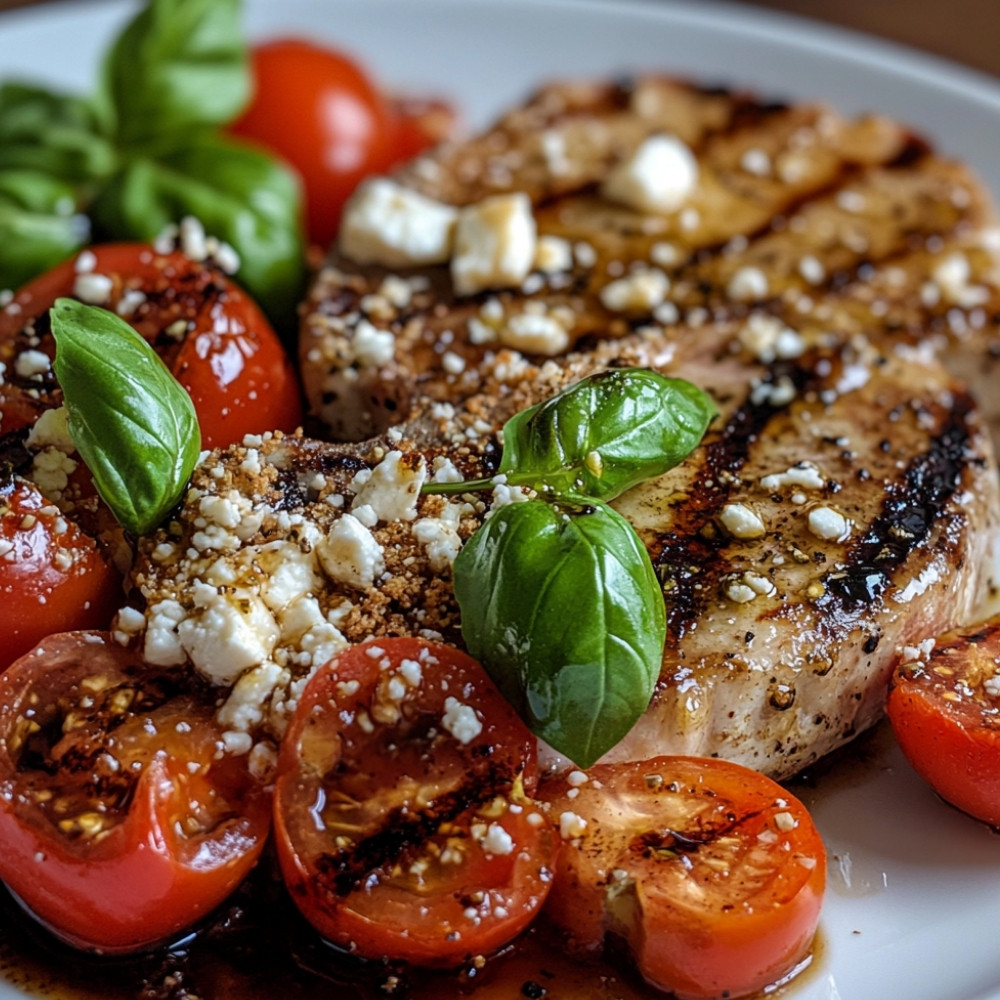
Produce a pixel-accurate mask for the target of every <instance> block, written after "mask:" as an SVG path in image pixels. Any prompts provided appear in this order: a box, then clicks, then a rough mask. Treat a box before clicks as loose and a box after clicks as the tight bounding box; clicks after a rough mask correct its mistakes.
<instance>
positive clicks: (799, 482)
mask: <svg viewBox="0 0 1000 1000" xmlns="http://www.w3.org/2000/svg"><path fill="white" fill-rule="evenodd" d="M760 485H761V486H763V487H764V489H765V490H782V489H786V488H787V487H789V486H802V487H806V488H809V489H814V490H819V489H822V488H823V487H824V486H825V485H826V480H825V479H824V478H823V476H822V475H821V474H820V471H819V469H818V468H817V467H816V466H815V465H813V463H812V462H797V463H796V464H795V465H793V466H792V467H791V468H789V469H786V470H785V471H784V472H776V473H772V474H771V475H769V476H763V477H761V480H760Z"/></svg>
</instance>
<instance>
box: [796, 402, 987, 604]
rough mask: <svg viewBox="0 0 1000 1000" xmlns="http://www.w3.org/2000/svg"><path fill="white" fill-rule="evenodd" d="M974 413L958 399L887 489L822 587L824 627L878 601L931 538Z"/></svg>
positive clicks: (959, 468)
mask: <svg viewBox="0 0 1000 1000" xmlns="http://www.w3.org/2000/svg"><path fill="white" fill-rule="evenodd" d="M973 410H974V403H973V401H972V397H971V396H970V395H969V394H968V393H961V394H956V396H955V400H954V404H953V406H952V408H951V409H950V410H949V411H948V414H947V418H946V420H945V424H944V427H943V428H941V429H940V430H939V431H938V432H937V433H936V434H934V435H933V436H932V437H931V442H930V446H929V447H928V448H927V450H926V451H924V452H923V453H922V454H920V455H916V456H914V457H913V458H912V459H911V460H910V463H909V465H908V466H907V469H906V472H905V474H904V476H903V478H902V479H901V480H898V481H896V482H894V483H891V484H890V485H889V486H888V488H887V489H886V493H885V497H884V499H883V502H882V509H881V511H880V513H879V514H878V516H877V517H875V519H874V520H873V521H872V522H871V523H870V524H869V525H868V528H867V530H866V531H865V533H864V535H863V536H862V537H861V538H860V539H859V540H858V541H857V542H856V543H855V544H853V545H852V546H851V547H850V548H849V549H848V551H847V553H846V560H845V562H846V565H844V566H842V567H838V569H837V570H836V571H835V572H833V573H831V574H829V575H828V576H827V577H826V579H825V581H824V583H825V585H826V592H825V593H824V595H823V596H822V597H821V598H820V599H819V600H818V601H817V602H816V603H817V607H818V608H819V609H820V610H821V611H823V612H824V616H823V620H824V621H825V620H827V618H828V616H829V615H831V614H837V613H840V614H843V613H847V614H853V613H856V612H858V611H859V610H862V609H864V608H868V607H870V606H871V604H872V602H875V601H881V600H882V598H883V597H884V595H885V592H886V590H887V588H888V587H889V585H890V582H891V576H892V574H893V573H894V572H895V571H896V570H897V569H898V568H899V567H900V566H901V565H902V564H903V563H905V562H906V560H907V558H908V557H909V555H910V553H911V552H912V551H913V549H914V548H916V547H918V546H920V545H923V544H925V543H926V542H927V540H928V539H929V538H930V536H931V533H932V531H933V530H934V527H935V525H936V524H937V523H938V519H939V517H940V516H941V515H942V513H943V512H944V506H945V504H946V503H947V502H948V501H949V500H950V499H951V498H952V497H953V496H954V495H955V492H956V490H957V488H958V484H959V482H960V480H961V478H962V473H963V471H964V470H965V468H966V466H967V465H968V457H967V456H968V445H969V441H970V439H971V436H972V435H971V432H970V429H969V419H968V418H969V416H970V414H971V413H972V412H973Z"/></svg>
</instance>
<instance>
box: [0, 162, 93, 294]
mask: <svg viewBox="0 0 1000 1000" xmlns="http://www.w3.org/2000/svg"><path fill="white" fill-rule="evenodd" d="M89 237H90V224H89V223H88V221H87V219H86V217H85V216H83V215H80V214H78V213H77V212H76V210H75V203H74V199H73V188H72V187H71V186H70V185H68V184H65V183H63V182H62V181H58V180H54V179H53V178H51V177H48V176H47V175H45V174H41V173H38V172H36V171H32V170H5V171H0V288H19V287H20V286H21V285H23V284H24V283H25V282H26V281H29V280H31V279H32V278H34V277H35V276H36V275H38V274H40V273H41V272H42V271H47V270H48V269H49V268H50V267H54V266H55V265H56V264H58V263H60V262H61V261H63V260H65V259H66V258H67V257H69V256H71V255H72V254H73V253H75V252H76V251H77V250H79V249H80V248H81V247H82V246H83V245H84V244H86V243H87V241H88V239H89Z"/></svg>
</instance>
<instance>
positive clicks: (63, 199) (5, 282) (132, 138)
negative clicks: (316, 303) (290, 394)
mask: <svg viewBox="0 0 1000 1000" xmlns="http://www.w3.org/2000/svg"><path fill="white" fill-rule="evenodd" d="M240 15H241V4H240V0H149V2H148V3H147V4H146V6H145V7H144V8H143V9H142V10H140V11H139V13H138V14H137V15H136V17H135V18H134V19H133V20H132V21H131V22H130V23H129V24H128V25H127V26H126V27H125V28H124V30H123V31H122V33H121V34H120V35H119V36H118V38H117V39H116V40H115V42H114V43H113V44H112V45H111V47H110V48H109V49H108V51H107V53H106V54H105V57H104V59H103V63H102V66H101V71H100V76H99V80H98V83H97V86H96V87H95V90H94V92H93V93H92V94H91V95H89V96H87V97H83V98H81V97H75V96H71V95H66V94H59V93H54V92H49V91H47V90H45V89H43V88H41V87H35V86H28V85H24V84H18V83H8V84H6V85H4V86H2V87H0V288H15V287H17V286H19V285H21V284H23V283H24V281H26V280H28V279H29V278H31V277H33V276H34V275H35V274H37V273H39V272H41V271H43V270H45V269H47V268H49V267H51V266H53V265H55V264H57V263H59V262H60V261H62V260H64V259H65V258H66V257H68V256H70V255H71V254H72V253H74V252H75V251H76V250H78V249H80V248H81V247H82V246H84V245H85V244H86V243H88V242H90V241H91V240H107V239H137V240H146V241H148V240H151V239H153V238H154V237H156V236H157V235H159V233H160V232H161V231H162V230H163V228H165V226H166V225H167V224H169V223H177V222H180V221H181V219H182V218H184V217H185V216H187V215H194V216H197V217H198V218H199V219H200V220H201V221H202V222H203V223H204V224H205V228H206V230H207V232H209V233H210V234H211V235H213V236H217V237H218V238H220V239H223V240H225V241H226V242H228V243H230V244H231V245H232V246H233V247H234V248H235V249H236V251H237V252H238V254H239V256H240V259H241V262H242V264H241V268H240V272H239V274H238V276H237V280H238V281H239V282H240V283H241V284H243V285H244V286H245V287H246V288H247V290H248V291H249V292H250V293H251V294H252V295H253V296H254V297H255V298H256V299H257V300H258V301H259V302H260V303H261V304H262V305H263V307H264V309H265V310H266V311H267V313H268V315H269V316H270V317H271V319H272V321H274V322H275V324H276V325H277V326H278V327H279V328H281V329H284V330H290V329H292V328H293V327H294V321H295V316H294V308H295V304H296V302H297V301H298V299H299V297H300V294H301V292H302V289H303V286H304V281H305V266H304V259H305V253H304V239H303V235H302V228H301V215H302V211H301V192H300V188H299V184H298V181H297V179H296V178H295V176H294V174H293V173H292V172H291V171H290V170H289V169H288V168H287V167H286V166H284V165H283V164H282V163H281V162H280V161H279V160H277V159H276V158H274V157H271V156H270V155H268V154H266V153H263V152H261V151H258V150H256V149H253V148H251V147H249V146H248V145H246V144H243V143H240V142H237V141H236V140H234V139H230V138H226V137H223V136H222V135H221V130H222V129H223V128H224V127H225V126H226V125H227V124H228V123H230V122H231V121H233V120H234V118H235V117H236V116H237V115H238V114H239V113H240V111H241V110H242V109H243V107H244V105H245V103H246V101H247V100H248V98H249V95H250V89H251V79H250V70H249V63H248V50H247V45H246V42H245V40H244V38H243V33H242V30H241V24H240ZM5 247H6V248H8V249H6V250H4V249H2V248H5Z"/></svg>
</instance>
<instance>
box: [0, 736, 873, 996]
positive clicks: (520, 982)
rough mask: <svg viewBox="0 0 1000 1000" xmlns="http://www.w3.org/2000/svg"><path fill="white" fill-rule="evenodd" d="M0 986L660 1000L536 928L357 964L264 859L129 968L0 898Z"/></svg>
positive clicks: (828, 776) (834, 779) (847, 760)
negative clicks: (447, 952) (474, 959)
mask: <svg viewBox="0 0 1000 1000" xmlns="http://www.w3.org/2000/svg"><path fill="white" fill-rule="evenodd" d="M889 739H891V733H890V730H889V728H888V726H887V725H885V724H883V725H881V726H878V727H876V728H875V729H874V730H872V731H870V732H869V733H866V734H864V735H862V736H861V737H859V738H858V739H857V740H855V741H854V742H853V743H852V744H850V745H849V746H848V747H846V748H843V749H842V750H840V751H837V752H836V753H834V754H832V755H830V756H829V757H828V758H825V759H824V760H822V761H820V762H818V763H816V764H814V765H813V766H812V767H811V768H809V769H807V771H806V772H804V773H803V774H802V775H800V776H799V777H798V778H796V779H794V780H793V781H791V782H789V783H788V786H789V789H790V790H791V791H792V792H793V793H794V794H795V795H797V796H798V797H799V798H801V799H803V800H804V801H805V802H806V803H807V804H815V803H816V801H817V800H818V799H820V798H822V796H823V795H824V794H825V793H830V792H836V791H837V790H838V789H841V788H843V787H844V786H847V785H854V784H858V783H863V782H864V781H866V780H867V779H868V778H870V777H871V776H872V774H873V772H874V771H875V770H876V769H877V768H878V767H879V766H880V762H881V760H882V759H883V754H884V751H885V747H886V744H887V742H888V740H889ZM823 951H824V947H823V939H822V929H821V933H820V934H819V935H818V936H817V940H816V942H815V943H814V945H813V948H812V951H811V953H810V955H809V957H808V958H807V959H806V961H805V962H804V963H803V964H802V967H801V968H800V969H798V970H796V972H795V974H794V975H793V976H791V977H790V980H789V982H788V983H787V984H786V985H782V986H777V987H775V988H772V989H769V990H768V991H767V993H766V995H767V997H769V998H788V1000H794V997H795V994H796V992H797V991H798V987H799V986H801V985H802V983H803V982H804V981H809V980H810V979H811V978H812V975H813V974H814V973H815V972H816V971H818V970H822V967H823V964H824V963H823ZM0 978H2V979H3V980H6V981H7V982H8V983H10V984H12V985H13V986H15V987H16V988H18V989H20V990H23V991H24V992H25V993H26V994H27V995H28V996H32V997H45V998H51V1000H289V998H290V997H294V998H295V1000H330V998H331V997H336V998H337V1000H387V998H388V1000H464V998H470V1000H517V998H521V997H524V998H528V1000H542V998H545V1000H668V995H667V994H664V993H661V992H660V991H658V990H655V989H652V988H651V987H649V986H647V985H646V984H645V983H643V982H642V981H641V980H640V978H639V977H638V975H636V974H635V973H634V972H632V971H631V970H630V967H629V962H628V958H627V956H625V955H612V956H611V957H610V959H609V960H608V961H605V962H592V963H591V962H583V961H580V960H578V959H575V958H571V957H569V956H567V955H566V954H565V953H564V949H563V947H562V944H561V941H560V938H559V935H558V934H557V932H556V931H555V930H554V929H553V928H551V927H549V926H548V925H547V924H546V922H545V920H544V918H543V919H541V920H538V921H536V923H535V924H534V925H533V926H532V927H531V928H530V929H529V930H528V931H527V932H526V933H525V934H523V935H522V936H521V937H520V938H518V939H517V941H516V942H514V944H512V945H511V946H509V947H508V948H506V949H505V950H504V951H503V952H502V953H500V954H499V955H494V956H492V957H491V958H489V959H487V960H486V962H485V963H484V964H483V965H482V967H481V968H475V967H472V968H465V969H462V970H459V971H454V972H427V971H423V970H414V969H393V968H389V967H386V966H384V965H381V964H375V963H362V962H359V961H358V960H355V959H352V958H351V957H350V956H347V955H344V954H342V953H341V952H339V951H337V950H336V949H334V948H332V947H331V946H329V945H327V944H325V943H324V942H323V941H322V939H321V938H320V937H319V936H318V935H317V934H316V932H315V931H313V929H312V928H311V927H310V926H309V925H308V924H307V923H306V922H305V920H304V919H303V918H302V917H301V916H300V914H299V913H298V911H297V910H296V909H295V906H294V905H293V904H292V902H291V900H290V899H289V898H288V896H287V894H286V892H285V889H284V886H283V885H282V884H281V882H280V879H279V878H278V877H277V875H276V866H275V864H274V862H273V859H271V858H270V857H269V856H265V859H264V860H263V861H262V862H261V864H260V865H259V866H258V868H257V870H256V871H255V872H254V873H253V875H252V876H251V877H250V878H249V879H248V880H247V881H246V883H244V885H243V886H241V888H240V889H239V890H237V892H236V893H235V895H234V896H233V897H232V898H231V899H230V900H229V901H228V903H227V904H226V905H225V906H224V907H222V908H220V909H219V911H217V912H216V913H215V914H214V916H213V917H212V919H210V920H208V921H206V922H205V923H204V924H203V925H202V926H201V927H200V928H199V929H198V930H197V932H195V933H193V934H191V935H190V936H189V937H187V938H186V939H185V940H183V941H182V942H180V943H178V944H177V945H175V946H174V947H173V948H170V949H161V950H159V951H155V952H150V953H147V954H144V955H140V956H131V957H126V958H108V957H95V956H91V955H87V954H82V953H80V952H77V951H75V950H74V949H72V948H69V947H66V946H65V945H62V944H61V943H60V942H58V941H57V940H56V939H55V938H53V937H52V935H51V934H49V933H48V932H47V931H46V930H45V929H44V928H42V927H40V926H39V925H38V924H37V923H36V922H35V920H34V919H33V918H32V917H31V916H29V915H27V914H26V913H25V912H24V911H23V909H21V907H20V905H19V904H18V902H17V901H16V900H15V899H14V898H13V897H11V896H10V895H9V894H8V893H7V892H6V891H4V890H2V889H0Z"/></svg>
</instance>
